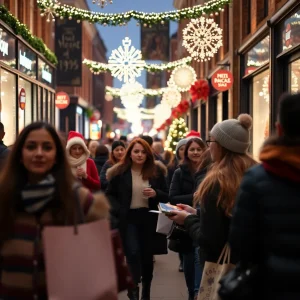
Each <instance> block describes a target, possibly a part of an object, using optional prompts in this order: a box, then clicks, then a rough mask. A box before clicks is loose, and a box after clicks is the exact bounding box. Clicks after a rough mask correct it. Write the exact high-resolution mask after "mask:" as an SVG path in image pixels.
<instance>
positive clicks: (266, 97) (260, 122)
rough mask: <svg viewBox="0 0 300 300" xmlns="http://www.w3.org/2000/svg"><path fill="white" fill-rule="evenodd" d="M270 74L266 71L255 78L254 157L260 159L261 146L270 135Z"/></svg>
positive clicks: (253, 110) (253, 109) (253, 108)
mask: <svg viewBox="0 0 300 300" xmlns="http://www.w3.org/2000/svg"><path fill="white" fill-rule="evenodd" d="M269 102H270V75H269V71H268V70H267V71H265V72H263V73H261V74H259V75H257V76H255V77H254V78H253V102H252V117H253V138H252V141H253V157H254V158H255V159H258V156H259V151H260V147H261V146H262V144H263V143H264V141H265V140H266V139H267V138H268V137H269V118H270V105H269Z"/></svg>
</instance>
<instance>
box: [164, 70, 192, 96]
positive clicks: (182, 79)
mask: <svg viewBox="0 0 300 300" xmlns="http://www.w3.org/2000/svg"><path fill="white" fill-rule="evenodd" d="M196 79H197V74H196V72H195V70H194V68H193V67H191V66H180V67H176V68H175V69H174V70H173V71H172V73H171V76H170V79H169V81H168V85H169V86H176V88H177V89H178V90H179V91H180V92H186V91H188V90H189V89H190V88H191V85H192V84H193V83H194V82H195V81H196Z"/></svg>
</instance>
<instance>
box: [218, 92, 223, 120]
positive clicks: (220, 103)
mask: <svg viewBox="0 0 300 300" xmlns="http://www.w3.org/2000/svg"><path fill="white" fill-rule="evenodd" d="M222 121H223V94H222V93H219V94H218V98H217V123H219V122H222Z"/></svg>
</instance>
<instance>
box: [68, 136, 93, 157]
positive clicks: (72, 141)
mask: <svg viewBox="0 0 300 300" xmlns="http://www.w3.org/2000/svg"><path fill="white" fill-rule="evenodd" d="M74 145H80V146H82V148H83V149H84V151H85V152H86V153H87V154H88V155H90V151H89V150H88V148H87V146H86V144H85V142H84V137H83V135H82V134H81V133H79V132H76V131H70V132H69V135H68V140H67V146H66V149H67V152H68V153H69V152H70V148H71V147H72V146H74Z"/></svg>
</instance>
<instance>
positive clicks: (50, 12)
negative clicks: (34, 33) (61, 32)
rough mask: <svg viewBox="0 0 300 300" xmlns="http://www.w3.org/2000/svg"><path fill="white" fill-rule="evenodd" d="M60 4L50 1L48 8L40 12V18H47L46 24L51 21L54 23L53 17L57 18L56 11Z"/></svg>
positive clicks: (55, 0)
mask: <svg viewBox="0 0 300 300" xmlns="http://www.w3.org/2000/svg"><path fill="white" fill-rule="evenodd" d="M59 7H60V3H59V2H58V1H57V0H54V1H50V2H49V6H48V7H47V8H45V9H42V10H41V17H44V16H47V22H50V21H51V20H52V21H53V22H55V17H58V13H56V10H57V9H59Z"/></svg>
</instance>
